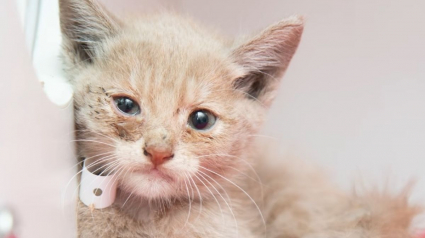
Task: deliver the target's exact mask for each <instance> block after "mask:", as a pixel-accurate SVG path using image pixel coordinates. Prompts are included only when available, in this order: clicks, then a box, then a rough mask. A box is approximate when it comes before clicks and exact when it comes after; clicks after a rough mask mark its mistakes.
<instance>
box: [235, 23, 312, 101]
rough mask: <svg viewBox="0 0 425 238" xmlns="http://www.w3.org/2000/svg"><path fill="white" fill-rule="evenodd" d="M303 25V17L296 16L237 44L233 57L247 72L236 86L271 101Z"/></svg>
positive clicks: (258, 97)
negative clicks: (239, 44)
mask: <svg viewBox="0 0 425 238" xmlns="http://www.w3.org/2000/svg"><path fill="white" fill-rule="evenodd" d="M303 27H304V21H303V18H302V17H298V16H294V17H291V18H289V19H286V20H283V21H281V22H278V23H276V24H274V25H272V26H270V27H269V28H267V29H266V30H264V31H263V32H262V33H261V34H259V35H257V36H256V37H254V38H253V39H251V40H249V41H248V42H246V43H244V44H242V45H241V46H239V47H238V48H236V49H235V50H234V51H233V52H232V58H233V60H234V61H235V63H237V64H238V65H240V66H242V67H243V70H244V72H245V74H244V76H243V77H240V78H238V79H236V80H235V81H234V82H233V85H234V87H235V89H237V90H242V91H243V92H245V93H246V94H247V95H248V97H250V98H252V99H258V100H260V101H261V102H262V103H263V104H265V105H270V103H271V101H272V100H273V98H274V94H275V91H276V89H277V86H278V83H279V81H280V78H281V77H282V76H283V73H284V72H285V70H286V68H287V67H288V65H289V62H290V61H291V59H292V56H293V55H294V53H295V51H296V49H297V47H298V44H299V42H300V40H301V35H302V32H303Z"/></svg>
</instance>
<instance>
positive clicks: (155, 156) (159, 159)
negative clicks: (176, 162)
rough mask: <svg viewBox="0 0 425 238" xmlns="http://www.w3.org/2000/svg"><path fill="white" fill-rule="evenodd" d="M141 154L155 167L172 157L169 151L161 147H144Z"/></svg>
mask: <svg viewBox="0 0 425 238" xmlns="http://www.w3.org/2000/svg"><path fill="white" fill-rule="evenodd" d="M143 153H144V154H145V156H147V157H148V158H149V159H150V160H151V162H152V164H153V165H154V166H155V167H157V166H159V165H161V164H163V163H165V162H167V161H169V160H170V159H172V158H173V157H174V154H173V152H172V150H171V149H166V148H161V147H152V146H150V147H146V148H145V149H144V151H143Z"/></svg>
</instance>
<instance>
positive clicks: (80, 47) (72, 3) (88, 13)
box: [59, 0, 121, 64]
mask: <svg viewBox="0 0 425 238" xmlns="http://www.w3.org/2000/svg"><path fill="white" fill-rule="evenodd" d="M59 10H60V26H61V31H62V36H63V37H62V38H63V46H64V48H65V52H64V53H65V57H67V58H68V59H67V60H70V62H71V63H73V64H79V63H91V62H93V60H94V59H95V57H96V55H97V54H98V53H99V51H100V50H101V49H100V47H99V45H100V43H101V42H102V40H104V39H106V38H107V37H111V36H113V35H114V34H116V33H117V32H118V30H119V28H120V25H121V23H120V22H119V21H118V20H117V19H115V17H114V16H112V15H111V14H110V13H109V12H107V10H106V9H104V8H103V7H102V6H101V5H99V4H98V3H96V2H95V0H59Z"/></svg>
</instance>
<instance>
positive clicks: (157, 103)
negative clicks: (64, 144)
mask: <svg viewBox="0 0 425 238" xmlns="http://www.w3.org/2000/svg"><path fill="white" fill-rule="evenodd" d="M76 2H77V1H76ZM81 2H82V3H81ZM81 2H79V3H75V2H73V1H63V2H62V3H61V15H62V16H61V24H62V30H63V32H64V36H65V47H66V51H65V52H64V54H65V60H66V61H67V66H68V67H69V70H70V71H69V72H71V74H72V78H73V79H72V81H73V83H74V88H75V107H76V122H77V125H78V129H79V132H78V139H79V140H80V142H79V150H80V154H81V155H82V156H84V157H86V158H87V161H91V162H92V163H95V164H96V163H97V164H98V165H100V166H101V168H99V170H102V171H105V173H112V172H113V173H115V174H116V176H117V178H118V179H119V181H120V187H121V189H123V190H127V191H128V192H130V193H133V194H137V195H139V196H141V197H147V198H150V199H152V198H170V197H183V196H187V195H188V190H187V188H188V187H192V186H195V184H196V185H197V186H198V187H201V191H202V187H203V186H206V185H207V184H208V182H207V180H208V181H210V179H212V178H214V179H220V178H221V176H223V177H226V178H228V177H230V176H232V175H233V174H234V173H235V171H238V170H239V171H240V170H243V167H244V166H246V164H245V163H246V161H245V162H244V161H243V159H244V158H243V156H244V152H246V151H247V150H248V148H247V146H248V145H249V141H250V140H251V139H252V134H254V133H255V132H256V131H257V130H258V126H259V125H260V124H261V120H262V118H263V115H264V112H265V107H266V106H268V105H269V103H270V101H271V99H272V98H273V96H274V95H273V93H274V90H275V87H276V84H277V81H276V79H274V78H273V77H280V76H281V75H282V74H283V72H284V70H285V69H286V67H287V64H288V63H289V60H290V58H291V57H292V54H293V53H294V52H295V49H296V46H297V44H298V41H299V38H300V35H301V29H302V25H301V22H300V20H299V19H292V20H289V21H287V22H286V23H285V22H283V23H282V22H281V23H279V24H277V25H276V26H274V27H271V28H269V29H268V30H267V31H265V32H264V33H263V34H261V35H260V36H258V37H256V38H254V39H253V40H251V41H248V42H247V43H245V44H242V45H240V46H231V45H230V44H228V43H225V42H222V41H220V40H219V39H218V38H217V37H215V36H214V35H212V34H210V33H209V32H207V31H204V30H203V29H201V28H199V27H198V26H196V25H194V24H193V23H191V22H189V21H187V20H184V19H181V18H179V17H175V16H157V17H153V18H150V19H149V20H145V21H139V22H135V23H123V22H118V21H117V20H115V19H113V17H111V16H109V15H108V14H107V13H106V12H104V11H103V10H101V8H100V7H99V6H97V5H96V4H94V3H93V2H92V1H89V0H86V1H81ZM79 4H81V5H79ZM76 5H78V6H79V7H78V8H76V7H75V6H76ZM81 9H85V10H84V11H82V10H81ZM75 15H77V16H78V17H79V18H80V19H84V17H85V18H86V19H88V17H91V19H90V20H91V21H92V22H90V21H78V20H75V19H79V18H76V17H75ZM69 16H73V17H72V18H71V17H69ZM93 19H95V20H96V19H97V20H98V21H97V22H96V21H94V22H93ZM79 28H82V29H79ZM76 29H77V30H76ZM91 31H92V32H91ZM79 34H80V35H79ZM90 44H91V45H90ZM98 167H99V166H98Z"/></svg>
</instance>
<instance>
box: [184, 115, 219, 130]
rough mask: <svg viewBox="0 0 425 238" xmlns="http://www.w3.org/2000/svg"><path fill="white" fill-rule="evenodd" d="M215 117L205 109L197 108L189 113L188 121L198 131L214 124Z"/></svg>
mask: <svg viewBox="0 0 425 238" xmlns="http://www.w3.org/2000/svg"><path fill="white" fill-rule="evenodd" d="M216 120H217V117H216V116H215V115H214V114H212V113H211V112H209V111H207V110H197V111H194V112H192V113H191V114H190V116H189V120H188V123H189V125H190V126H191V127H192V128H193V129H195V130H198V131H203V130H207V129H210V128H211V127H213V126H214V124H215V121H216Z"/></svg>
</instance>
